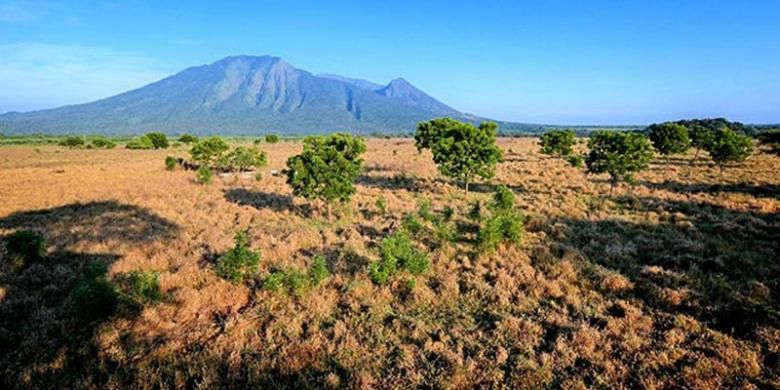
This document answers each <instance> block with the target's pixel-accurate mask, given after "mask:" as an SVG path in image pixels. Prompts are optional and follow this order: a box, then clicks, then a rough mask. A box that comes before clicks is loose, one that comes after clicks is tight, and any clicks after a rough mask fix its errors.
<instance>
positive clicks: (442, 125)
mask: <svg viewBox="0 0 780 390" xmlns="http://www.w3.org/2000/svg"><path fill="white" fill-rule="evenodd" d="M497 129H498V125H496V124H495V123H493V122H484V123H482V124H480V125H479V127H474V125H472V124H470V123H463V122H458V121H456V120H454V119H450V118H442V119H434V120H432V121H429V122H423V123H420V124H418V125H417V134H415V142H416V144H417V147H418V149H424V148H430V149H431V152H432V154H433V161H434V162H435V163H436V165H438V167H439V172H441V173H442V174H443V175H445V176H449V177H452V178H456V179H460V180H461V181H462V182H463V188H464V189H465V190H466V192H468V191H469V183H470V182H471V179H472V178H474V176H479V177H481V178H483V179H490V178H492V177H493V175H494V174H495V168H496V164H498V162H499V161H501V155H502V154H501V149H499V148H498V145H496V131H497Z"/></svg>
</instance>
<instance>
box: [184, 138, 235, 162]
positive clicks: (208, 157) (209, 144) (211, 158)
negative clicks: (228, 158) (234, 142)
mask: <svg viewBox="0 0 780 390" xmlns="http://www.w3.org/2000/svg"><path fill="white" fill-rule="evenodd" d="M228 149H230V147H229V146H228V144H227V142H225V140H223V139H222V138H220V137H209V138H206V139H204V140H199V141H197V142H195V144H194V145H192V148H191V149H190V155H191V156H192V159H193V160H195V161H196V162H197V163H198V164H200V165H201V166H207V167H211V166H212V165H214V164H215V163H216V162H217V161H218V160H219V159H220V158H222V155H223V154H224V153H225V152H227V151H228Z"/></svg>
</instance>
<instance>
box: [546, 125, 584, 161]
mask: <svg viewBox="0 0 780 390" xmlns="http://www.w3.org/2000/svg"><path fill="white" fill-rule="evenodd" d="M575 143H577V138H576V135H575V133H574V131H573V130H552V131H548V132H547V133H544V134H543V135H542V138H541V139H540V141H539V144H540V146H541V147H542V153H544V154H548V155H551V156H557V157H566V156H570V155H571V154H572V153H573V152H574V150H573V149H572V147H574V144H575Z"/></svg>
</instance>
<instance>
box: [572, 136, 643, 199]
mask: <svg viewBox="0 0 780 390" xmlns="http://www.w3.org/2000/svg"><path fill="white" fill-rule="evenodd" d="M588 148H589V149H590V151H589V152H588V155H587V156H586V157H585V163H586V164H587V166H588V173H596V174H599V173H608V174H609V176H610V178H611V180H610V184H611V185H610V189H609V194H610V196H611V195H612V192H613V190H614V189H615V185H616V184H617V183H618V182H620V181H625V182H632V181H633V174H634V173H636V172H639V171H641V170H643V169H645V168H647V166H648V164H649V163H650V159H652V157H653V148H652V146H651V145H650V141H649V140H648V139H647V137H645V136H644V135H643V134H640V133H633V132H614V131H603V130H602V131H596V132H594V133H593V134H592V135H591V136H590V139H589V140H588Z"/></svg>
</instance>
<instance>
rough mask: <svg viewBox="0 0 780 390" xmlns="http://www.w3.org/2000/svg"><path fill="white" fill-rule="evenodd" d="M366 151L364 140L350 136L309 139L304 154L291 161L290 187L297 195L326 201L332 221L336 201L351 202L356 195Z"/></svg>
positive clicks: (337, 134)
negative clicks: (356, 185) (332, 209)
mask: <svg viewBox="0 0 780 390" xmlns="http://www.w3.org/2000/svg"><path fill="white" fill-rule="evenodd" d="M365 151H366V145H365V143H363V140H361V139H360V138H356V137H353V136H351V135H349V134H343V133H336V134H332V135H329V136H326V137H325V136H320V137H306V138H305V139H304V140H303V152H301V154H299V155H296V156H292V157H290V158H289V159H287V184H289V185H290V186H291V187H292V189H293V195H295V196H302V197H304V198H306V199H309V200H319V201H324V202H325V203H326V204H327V207H328V221H330V220H331V204H332V202H334V201H337V200H338V201H342V202H345V201H348V200H349V199H351V197H352V194H354V193H355V186H354V183H355V180H357V178H358V176H359V175H360V172H361V169H362V166H363V160H362V159H361V158H360V156H361V154H363V153H364V152H365Z"/></svg>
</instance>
